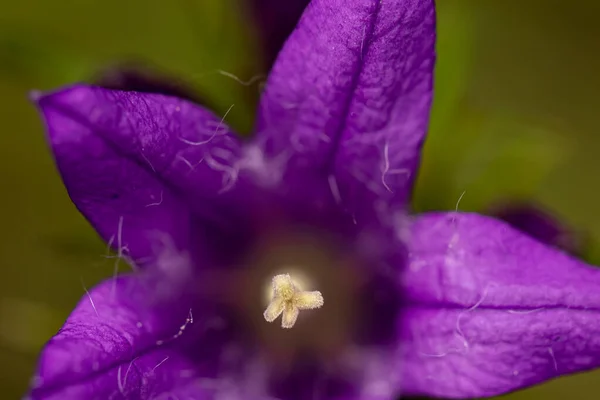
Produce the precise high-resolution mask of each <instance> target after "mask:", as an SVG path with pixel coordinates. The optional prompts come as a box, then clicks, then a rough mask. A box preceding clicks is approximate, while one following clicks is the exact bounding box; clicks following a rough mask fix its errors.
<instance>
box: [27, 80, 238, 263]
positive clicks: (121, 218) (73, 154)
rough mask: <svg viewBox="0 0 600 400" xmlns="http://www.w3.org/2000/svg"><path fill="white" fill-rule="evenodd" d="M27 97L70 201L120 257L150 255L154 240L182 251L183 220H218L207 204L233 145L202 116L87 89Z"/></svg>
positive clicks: (178, 103)
mask: <svg viewBox="0 0 600 400" xmlns="http://www.w3.org/2000/svg"><path fill="white" fill-rule="evenodd" d="M36 100H37V103H38V105H39V107H40V109H41V111H42V113H43V116H44V118H45V121H46V125H47V130H48V137H49V141H50V144H51V146H52V150H53V152H54V156H55V158H56V162H57V164H58V168H59V170H60V172H61V175H62V177H63V180H64V183H65V185H66V187H67V190H68V192H69V195H70V196H71V199H72V200H73V202H74V203H75V205H76V206H77V208H78V209H79V210H80V211H81V212H82V213H83V215H84V216H85V217H86V218H88V219H89V221H90V222H91V223H92V225H93V226H94V227H95V228H96V230H97V231H98V232H99V233H100V235H101V236H102V237H103V238H104V239H105V240H107V241H109V242H111V243H112V244H113V245H114V246H115V247H117V248H118V249H119V251H120V252H123V253H126V254H128V255H130V256H132V257H133V258H134V259H141V258H145V257H149V256H152V255H154V254H155V253H156V248H155V247H156V246H155V245H156V243H157V236H158V237H159V239H160V240H158V242H160V241H161V240H162V239H164V238H165V237H166V238H168V239H169V240H170V241H172V243H173V244H174V245H175V246H176V247H177V248H178V249H180V250H183V249H187V248H189V241H190V236H191V235H192V234H193V232H192V226H194V224H193V223H192V217H193V216H197V217H199V218H202V219H203V222H205V223H209V221H210V222H213V223H217V222H216V221H214V219H215V217H216V216H218V215H227V214H226V213H217V212H215V208H216V207H217V206H215V205H214V201H215V198H216V197H218V196H219V193H220V192H221V191H223V189H228V188H231V187H233V186H234V184H235V183H236V178H237V171H236V170H235V168H234V167H233V166H232V165H233V164H234V163H235V162H236V160H237V158H236V157H237V154H238V152H239V143H238V141H237V140H236V138H235V137H234V136H233V135H232V134H230V133H229V131H228V130H227V128H226V127H225V125H224V124H223V123H222V122H221V121H220V120H219V119H218V118H216V117H215V116H213V115H212V114H210V113H209V112H207V111H205V110H203V109H202V108H200V107H198V106H196V105H193V104H192V103H189V102H187V101H185V100H181V99H177V98H174V97H166V96H162V95H156V94H142V93H135V92H121V91H112V90H107V89H102V88H97V87H89V86H75V87H72V88H69V89H65V90H62V91H59V92H56V93H52V94H48V95H43V96H40V97H38V98H37V99H36ZM226 198H227V197H224V196H222V197H220V200H222V201H220V203H219V206H223V205H224V204H225V203H226ZM190 211H193V216H192V214H191V212H190ZM219 223H222V221H219ZM163 241H164V240H163Z"/></svg>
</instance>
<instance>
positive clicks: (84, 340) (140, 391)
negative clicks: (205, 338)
mask: <svg viewBox="0 0 600 400" xmlns="http://www.w3.org/2000/svg"><path fill="white" fill-rule="evenodd" d="M149 295H151V292H148V290H147V288H146V287H144V286H143V285H141V284H140V282H139V281H138V280H137V277H132V276H123V277H120V278H119V279H117V280H114V281H106V282H104V283H102V284H101V285H99V286H98V287H97V288H95V289H94V290H92V291H90V292H89V293H87V296H84V297H83V299H82V300H81V301H80V303H79V304H78V305H77V307H76V308H75V310H74V311H73V313H72V314H71V316H70V317H69V318H68V320H67V322H66V323H65V325H64V326H63V328H62V329H61V330H60V331H59V332H58V334H57V335H56V336H55V337H54V338H53V339H52V340H50V342H49V343H48V344H47V345H46V347H45V349H44V350H43V351H42V354H41V357H40V362H39V367H38V371H37V375H36V376H35V377H34V379H33V382H32V386H33V387H32V390H31V393H30V398H31V399H65V400H70V399H84V398H89V399H119V398H128V399H133V398H135V399H156V398H159V397H157V396H167V395H170V394H172V393H177V392H176V391H177V390H181V389H185V390H190V385H192V384H193V383H194V380H197V378H198V374H197V372H198V371H197V370H196V369H197V368H196V367H195V366H194V364H193V363H192V362H191V361H190V360H188V359H187V358H186V357H185V356H183V355H182V353H181V352H177V351H174V350H173V347H174V346H173V344H174V342H175V340H178V339H181V338H177V339H173V340H172V341H171V342H169V341H168V340H165V339H171V338H173V334H174V333H175V334H176V333H177V330H178V329H180V328H179V326H180V325H181V323H182V322H184V321H186V316H187V315H188V311H187V310H186V309H185V308H184V307H180V308H175V309H173V308H172V309H170V310H159V309H155V310H151V309H150V308H148V307H146V306H147V304H145V303H144V298H145V297H146V296H149ZM146 301H147V298H146ZM188 318H189V317H188ZM188 321H189V319H188ZM161 340H162V341H164V344H162V345H158V344H157V342H158V343H161V342H160V341H161ZM195 394H196V396H202V395H203V390H202V389H201V388H199V387H197V384H196V387H195ZM165 398H167V397H165ZM196 398H202V397H196Z"/></svg>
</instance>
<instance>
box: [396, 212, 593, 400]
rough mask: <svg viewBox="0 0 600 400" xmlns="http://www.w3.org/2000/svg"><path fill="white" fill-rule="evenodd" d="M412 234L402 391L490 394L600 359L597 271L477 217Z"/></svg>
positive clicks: (423, 223)
mask: <svg viewBox="0 0 600 400" xmlns="http://www.w3.org/2000/svg"><path fill="white" fill-rule="evenodd" d="M411 233H412V238H411V240H410V265H409V267H408V268H406V270H405V272H404V277H403V278H404V281H403V283H404V293H405V295H406V298H407V302H408V303H407V309H406V313H405V315H404V318H403V320H402V323H401V332H402V337H401V339H402V342H403V358H404V368H403V381H404V385H403V386H404V387H403V390H404V391H405V392H407V393H410V394H420V395H430V396H441V397H445V398H472V397H482V396H494V395H498V394H502V393H505V392H509V391H512V390H516V389H520V388H523V387H526V386H530V385H534V384H537V383H540V382H543V381H545V380H548V379H551V378H554V377H557V376H560V375H564V374H570V373H574V372H579V371H584V370H588V369H591V368H595V367H598V366H600V339H599V338H600V269H598V268H596V267H591V266H588V265H586V264H584V263H582V262H580V261H578V260H576V259H574V258H572V257H570V256H568V255H566V254H565V253H562V252H560V251H558V250H555V249H553V248H551V247H547V246H546V245H544V244H542V243H540V242H538V241H536V240H534V239H532V238H531V237H529V236H527V235H525V234H522V233H520V232H519V231H517V230H515V229H514V228H512V227H510V226H509V225H508V224H505V223H503V222H500V221H497V220H494V219H492V218H488V217H483V216H480V215H476V214H460V213H449V214H427V215H423V216H420V217H418V218H417V220H416V222H415V223H414V225H413V226H412V230H411Z"/></svg>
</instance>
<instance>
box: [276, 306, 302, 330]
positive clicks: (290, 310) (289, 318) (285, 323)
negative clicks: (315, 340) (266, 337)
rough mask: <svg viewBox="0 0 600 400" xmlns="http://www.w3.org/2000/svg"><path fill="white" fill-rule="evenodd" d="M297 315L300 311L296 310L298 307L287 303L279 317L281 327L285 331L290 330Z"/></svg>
mask: <svg viewBox="0 0 600 400" xmlns="http://www.w3.org/2000/svg"><path fill="white" fill-rule="evenodd" d="M299 313H300V310H298V307H296V306H294V305H292V304H289V303H287V304H286V305H285V307H284V309H283V314H282V316H281V327H282V328H286V329H290V328H292V327H293V326H294V324H295V323H296V320H297V319H298V314H299Z"/></svg>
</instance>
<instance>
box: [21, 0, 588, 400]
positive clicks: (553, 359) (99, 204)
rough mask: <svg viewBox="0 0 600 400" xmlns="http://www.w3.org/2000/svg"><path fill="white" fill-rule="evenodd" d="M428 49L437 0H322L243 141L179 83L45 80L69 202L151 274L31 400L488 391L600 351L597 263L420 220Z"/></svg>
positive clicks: (113, 295) (75, 344) (69, 347)
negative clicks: (55, 86)
mask: <svg viewBox="0 0 600 400" xmlns="http://www.w3.org/2000/svg"><path fill="white" fill-rule="evenodd" d="M434 64H435V10H434V3H433V1H432V0H387V1H386V0H384V1H381V0H369V1H365V0H313V1H312V2H310V4H309V5H308V7H307V8H306V10H305V11H304V14H303V15H302V17H301V19H300V21H299V22H298V25H297V27H296V29H295V30H294V31H293V32H292V33H291V35H290V37H289V39H288V40H287V42H286V43H285V45H284V46H283V48H282V49H281V51H280V53H279V55H278V58H277V61H276V62H275V64H274V66H273V69H272V71H271V73H270V76H269V78H268V81H267V84H266V86H265V90H264V92H263V94H262V98H261V102H260V105H259V109H258V112H257V122H256V127H255V133H254V135H253V136H252V137H251V138H250V139H248V140H243V139H241V138H240V137H238V136H237V135H236V134H235V133H234V132H232V130H231V129H229V128H228V127H227V124H226V119H227V115H226V114H225V115H221V116H217V115H214V114H213V113H211V112H210V111H209V110H207V109H205V108H203V107H201V106H199V105H196V104H194V103H192V102H190V101H188V100H185V99H181V98H177V97H174V96H169V95H164V94H153V93H142V92H135V91H119V90H110V89H106V88H101V87H93V86H85V85H76V86H72V87H69V88H65V89H62V90H59V91H56V92H54V93H49V94H43V95H37V96H36V101H37V104H38V107H39V109H40V110H41V113H42V115H43V118H44V121H45V123H46V127H47V132H48V138H49V143H50V146H51V149H52V151H53V154H54V156H55V159H56V163H57V166H58V169H59V171H60V173H61V175H62V178H63V180H64V183H65V186H66V188H67V190H68V192H69V195H70V197H71V199H72V200H73V202H74V203H75V205H76V207H77V208H78V209H79V211H80V212H81V213H82V214H83V215H84V216H85V217H86V218H87V219H88V220H89V221H90V223H91V224H92V225H93V226H94V228H95V229H96V230H97V232H98V233H99V234H100V235H101V236H102V237H103V238H104V239H105V240H106V241H107V242H108V243H110V244H111V245H112V246H113V248H114V249H115V252H116V256H117V257H118V259H117V260H120V259H125V260H127V261H128V262H129V264H130V265H131V266H132V267H134V272H132V273H129V274H123V275H119V276H117V277H115V278H113V279H109V280H107V281H106V282H104V283H101V284H100V285H99V286H97V287H96V288H94V289H93V290H90V291H89V292H88V293H86V294H85V295H84V297H83V298H82V300H81V301H80V303H79V304H78V305H77V306H76V308H75V310H74V311H73V312H72V314H71V316H70V317H69V318H68V319H67V321H66V323H65V325H64V327H63V328H62V329H61V330H60V331H59V332H58V333H57V335H56V336H55V337H53V338H52V339H51V340H50V341H49V342H48V344H47V346H46V347H45V348H44V350H43V351H42V354H41V357H40V362H39V367H38V370H37V372H36V375H35V377H34V380H33V384H32V389H31V392H30V396H31V398H33V399H88V398H89V399H123V398H125V399H225V398H227V399H247V400H254V399H393V398H396V397H397V396H399V395H427V396H437V397H445V398H472V397H482V396H493V395H498V394H501V393H506V392H509V391H512V390H517V389H520V388H523V387H526V386H530V385H533V384H537V383H540V382H543V381H545V380H548V379H551V378H554V377H557V376H560V375H564V374H570V373H574V372H579V371H584V370H588V369H591V368H594V367H597V366H598V365H599V364H600V335H599V333H600V318H599V316H598V311H599V308H600V270H598V269H596V268H595V267H592V266H589V265H586V264H584V263H583V262H581V261H579V260H577V259H576V258H573V257H571V256H569V255H567V254H566V253H563V252H561V251H560V250H558V249H555V248H553V247H549V246H547V245H546V244H544V243H542V242H539V241H537V240H536V239H534V238H533V237H531V236H528V235H526V234H524V233H521V232H520V231H518V230H516V229H515V228H513V227H511V226H510V225H508V224H507V223H505V222H502V221H500V220H496V219H493V218H491V217H485V216H482V215H477V214H471V213H460V212H448V213H446V212H437V213H426V214H421V215H412V214H411V213H410V203H409V200H410V193H411V189H412V187H413V183H414V182H415V179H416V177H417V169H418V166H419V161H420V151H421V147H422V145H423V142H424V139H425V134H426V131H427V124H428V119H429V110H430V105H431V100H432V88H433V69H434ZM447 134H449V135H451V134H452V133H451V132H448V133H447Z"/></svg>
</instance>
